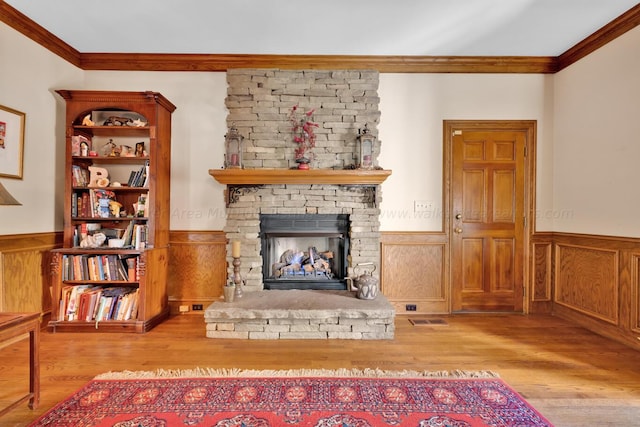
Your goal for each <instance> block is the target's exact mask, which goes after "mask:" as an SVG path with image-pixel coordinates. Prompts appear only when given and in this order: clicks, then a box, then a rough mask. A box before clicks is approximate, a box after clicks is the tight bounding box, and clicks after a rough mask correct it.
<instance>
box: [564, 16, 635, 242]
mask: <svg viewBox="0 0 640 427" xmlns="http://www.w3.org/2000/svg"><path fill="white" fill-rule="evenodd" d="M638 46H640V27H636V28H635V29H633V30H631V31H629V32H627V33H626V34H624V35H622V36H621V37H619V38H618V39H616V40H614V41H613V42H611V43H609V44H607V45H606V46H604V47H603V48H601V49H599V50H597V51H596V52H594V53H592V54H590V55H589V56H587V57H585V58H583V59H581V60H580V61H578V62H576V63H575V64H573V65H571V66H570V67H568V68H566V69H565V70H563V71H561V72H559V73H557V74H556V75H555V76H554V80H555V109H554V118H555V129H554V136H553V138H554V141H555V143H554V153H553V159H554V167H553V169H554V179H553V188H554V193H553V206H554V208H555V212H556V213H557V215H558V218H556V219H555V220H554V225H553V229H554V231H563V232H575V233H589V234H599V235H613V236H628V237H640V221H639V220H638V219H639V217H640V191H639V190H638V182H640V167H638V163H639V161H640V49H639V48H638Z"/></svg>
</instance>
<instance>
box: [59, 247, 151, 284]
mask: <svg viewBox="0 0 640 427" xmlns="http://www.w3.org/2000/svg"><path fill="white" fill-rule="evenodd" d="M137 266H138V256H137V255H133V256H125V255H121V254H104V255H92V254H82V255H63V256H62V280H66V281H72V280H91V281H96V282H99V281H126V282H137V281H138V279H139V278H138V272H137Z"/></svg>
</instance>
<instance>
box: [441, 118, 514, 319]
mask: <svg viewBox="0 0 640 427" xmlns="http://www.w3.org/2000/svg"><path fill="white" fill-rule="evenodd" d="M485 127H486V126H479V127H478V128H474V127H473V126H471V128H465V129H464V130H462V129H455V128H451V144H452V147H451V161H452V166H451V195H450V197H451V212H450V215H451V220H450V227H451V229H450V236H451V279H452V287H451V288H452V311H454V312H455V311H458V312H460V311H505V312H507V311H508V312H522V311H523V294H524V288H523V286H524V248H525V245H524V241H525V235H524V229H525V221H526V218H525V150H526V144H527V131H526V130H522V129H515V130H514V129H509V128H508V126H507V128H502V127H498V128H497V129H486V128H485Z"/></svg>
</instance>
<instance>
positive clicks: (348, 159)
mask: <svg viewBox="0 0 640 427" xmlns="http://www.w3.org/2000/svg"><path fill="white" fill-rule="evenodd" d="M227 82H228V84H229V88H228V93H227V99H226V106H227V108H228V109H229V115H228V118H227V122H228V125H229V126H232V125H233V126H235V127H236V128H237V129H238V131H239V132H240V133H241V134H242V135H243V136H244V138H245V148H244V150H243V156H242V157H243V168H242V169H212V170H210V171H209V173H210V174H211V175H212V176H213V177H214V178H215V179H216V180H217V181H218V182H220V183H221V184H224V185H225V186H226V190H225V197H226V205H227V211H226V213H227V221H226V224H225V227H224V232H225V234H226V236H227V239H228V240H229V244H228V248H227V261H228V265H229V268H228V271H227V273H228V277H232V275H233V268H232V261H233V258H232V257H231V246H232V244H231V242H236V241H239V242H240V259H241V262H242V263H241V266H240V274H241V276H242V279H243V281H244V291H245V294H244V296H243V297H242V298H240V299H239V300H236V301H233V302H222V301H217V302H214V303H213V304H212V305H211V306H210V307H208V308H207V310H206V311H205V322H206V323H207V337H210V338H239V339H392V338H393V335H394V330H395V325H394V318H395V310H394V309H393V307H392V306H391V304H389V302H388V301H387V300H386V298H385V297H384V295H382V294H381V295H379V296H378V298H376V299H375V300H373V301H371V300H360V299H357V298H355V295H354V293H353V292H351V291H350V289H349V278H352V277H354V276H355V268H356V267H357V265H358V264H364V263H374V264H375V265H380V223H379V216H380V201H381V189H380V185H381V184H382V182H383V181H384V180H385V179H386V178H387V177H388V176H389V175H390V174H391V171H388V170H384V169H382V168H379V167H377V166H376V167H374V168H372V169H366V170H363V169H357V168H355V166H354V165H355V163H356V162H357V160H356V139H357V137H358V134H359V132H360V130H361V129H363V128H364V127H365V125H366V127H367V128H368V129H369V130H370V131H371V132H372V133H373V134H374V135H375V134H377V131H376V128H377V123H378V121H379V118H380V111H379V109H378V101H379V99H378V93H377V89H378V73H377V72H376V71H369V70H365V71H324V70H304V71H286V70H260V69H243V70H229V71H228V72H227ZM294 105H297V106H299V107H300V109H302V110H303V111H305V112H307V111H311V110H313V112H314V113H313V118H312V120H313V121H314V122H315V123H317V124H318V127H317V131H316V139H315V142H316V145H315V147H314V148H313V154H314V156H313V159H312V161H311V165H310V166H311V167H310V169H309V170H298V169H297V168H296V162H295V156H294V150H295V146H294V142H293V135H292V130H291V124H290V122H289V121H288V117H289V115H290V112H291V109H292V107H293V106H294ZM379 152H380V141H379V140H377V139H376V141H375V144H374V147H373V156H372V157H373V164H374V165H377V156H378V154H379ZM376 271H379V269H378V270H376ZM264 289H269V290H268V291H266V292H255V291H261V290H264Z"/></svg>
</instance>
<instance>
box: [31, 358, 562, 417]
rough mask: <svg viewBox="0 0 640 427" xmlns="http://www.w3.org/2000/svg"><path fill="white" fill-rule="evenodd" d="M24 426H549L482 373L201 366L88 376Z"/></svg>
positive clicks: (502, 384) (504, 386)
mask: <svg viewBox="0 0 640 427" xmlns="http://www.w3.org/2000/svg"><path fill="white" fill-rule="evenodd" d="M31 426H34V427H35V426H56V427H65V426H69V427H71V426H73V427H80V426H110V427H111V426H117V427H160V426H163V427H164V426H167V427H173V426H207V427H210V426H216V427H217V426H219V427H223V426H224V427H232V426H234V427H235V426H238V427H240V426H243V427H267V426H317V427H338V426H339V427H367V426H371V427H380V426H418V427H430V426H441V427H445V426H447V427H471V426H551V423H550V422H549V421H547V420H546V419H545V418H544V417H543V416H542V415H541V414H540V413H538V412H537V411H536V410H535V409H534V408H533V407H531V406H530V405H529V404H528V403H527V402H526V401H525V400H524V399H523V398H522V397H521V396H520V395H518V393H516V392H515V391H514V390H513V389H512V388H511V387H509V386H508V385H507V384H506V383H505V382H504V381H502V380H501V379H499V378H497V375H496V374H493V373H491V372H486V371H483V372H413V371H410V372H408V371H398V372H389V371H379V370H363V371H360V370H338V371H325V370H313V371H302V370H297V371H240V370H222V371H221V370H206V369H196V370H192V371H187V372H184V371H179V372H173V371H157V372H123V373H109V374H104V375H100V376H98V377H96V379H94V380H92V381H91V382H89V383H88V384H87V385H85V386H84V387H83V388H82V389H80V390H79V391H77V392H76V393H75V394H73V395H72V396H71V397H69V398H68V399H67V400H65V401H64V402H62V403H60V404H58V405H56V406H55V407H54V408H53V409H51V410H50V411H49V412H47V413H46V414H45V415H43V416H42V417H41V418H40V419H38V420H37V421H35V422H33V423H32V424H31Z"/></svg>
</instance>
